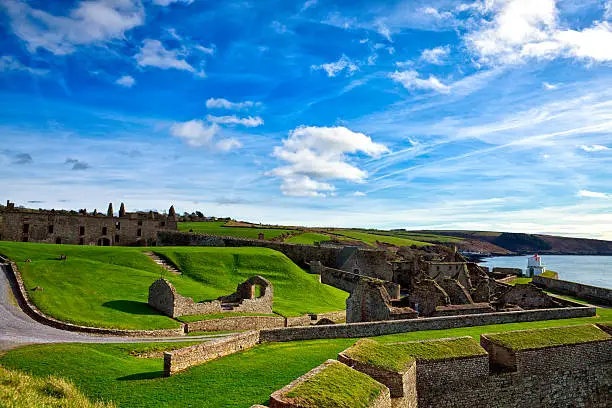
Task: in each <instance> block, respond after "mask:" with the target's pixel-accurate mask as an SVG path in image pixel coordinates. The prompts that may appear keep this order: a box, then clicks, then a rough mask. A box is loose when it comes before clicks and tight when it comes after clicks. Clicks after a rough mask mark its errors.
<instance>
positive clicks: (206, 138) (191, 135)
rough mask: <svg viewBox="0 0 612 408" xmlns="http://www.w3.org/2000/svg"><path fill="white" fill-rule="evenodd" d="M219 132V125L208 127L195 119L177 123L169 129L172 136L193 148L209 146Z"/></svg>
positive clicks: (214, 124)
mask: <svg viewBox="0 0 612 408" xmlns="http://www.w3.org/2000/svg"><path fill="white" fill-rule="evenodd" d="M219 131H220V128H219V125H217V124H216V123H213V124H212V125H210V126H209V125H206V124H205V123H204V122H202V121H201V120H197V119H194V120H190V121H187V122H178V123H175V124H173V125H172V126H171V127H170V134H171V135H172V136H174V137H178V138H180V139H183V140H184V141H185V143H187V144H188V145H189V146H193V147H202V146H207V145H210V144H211V143H212V141H213V139H214V137H215V135H217V134H218V133H219Z"/></svg>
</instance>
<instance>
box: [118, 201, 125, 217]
mask: <svg viewBox="0 0 612 408" xmlns="http://www.w3.org/2000/svg"><path fill="white" fill-rule="evenodd" d="M119 216H120V217H125V204H123V203H121V207H119Z"/></svg>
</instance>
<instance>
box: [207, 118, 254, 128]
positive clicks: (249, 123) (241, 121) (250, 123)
mask: <svg viewBox="0 0 612 408" xmlns="http://www.w3.org/2000/svg"><path fill="white" fill-rule="evenodd" d="M206 119H207V120H208V121H209V122H212V123H219V124H224V125H242V126H246V127H257V126H261V125H263V124H264V121H263V119H262V118H260V117H259V116H249V117H246V118H239V117H237V116H236V115H231V116H213V115H208V116H207V117H206Z"/></svg>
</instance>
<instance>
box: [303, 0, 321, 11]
mask: <svg viewBox="0 0 612 408" xmlns="http://www.w3.org/2000/svg"><path fill="white" fill-rule="evenodd" d="M316 5H317V0H306V1H305V2H304V4H303V5H302V8H301V9H300V12H304V11H306V10H308V9H309V8H311V7H314V6H316Z"/></svg>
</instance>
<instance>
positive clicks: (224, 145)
mask: <svg viewBox="0 0 612 408" xmlns="http://www.w3.org/2000/svg"><path fill="white" fill-rule="evenodd" d="M240 147H242V142H240V140H238V139H236V138H233V137H230V138H227V139H221V140H219V141H218V142H217V149H219V150H222V151H224V152H227V151H229V150H232V149H238V148H240Z"/></svg>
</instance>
